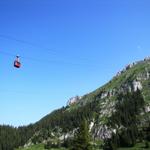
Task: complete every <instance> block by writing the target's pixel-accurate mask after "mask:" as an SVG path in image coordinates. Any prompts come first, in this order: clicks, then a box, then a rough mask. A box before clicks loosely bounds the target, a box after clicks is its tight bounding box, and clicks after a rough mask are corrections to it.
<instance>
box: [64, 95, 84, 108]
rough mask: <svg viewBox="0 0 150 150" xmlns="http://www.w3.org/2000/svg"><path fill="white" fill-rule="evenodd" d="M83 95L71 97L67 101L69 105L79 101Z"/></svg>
mask: <svg viewBox="0 0 150 150" xmlns="http://www.w3.org/2000/svg"><path fill="white" fill-rule="evenodd" d="M81 98H82V97H81V96H75V97H71V98H70V99H69V100H68V102H67V105H68V106H70V105H73V104H75V103H77V102H78V101H79V100H80V99H81Z"/></svg>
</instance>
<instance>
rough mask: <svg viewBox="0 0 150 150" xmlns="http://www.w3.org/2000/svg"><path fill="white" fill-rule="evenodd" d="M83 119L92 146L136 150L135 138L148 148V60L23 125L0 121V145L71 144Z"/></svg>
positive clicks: (9, 148) (8, 149) (2, 149)
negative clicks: (6, 124) (69, 102)
mask: <svg viewBox="0 0 150 150" xmlns="http://www.w3.org/2000/svg"><path fill="white" fill-rule="evenodd" d="M84 119H86V120H87V122H88V126H89V131H90V135H91V139H90V140H91V145H92V147H93V149H105V150H111V149H112V150H115V149H118V148H119V147H126V148H124V149H128V148H127V147H129V148H130V149H131V147H134V146H136V147H137V149H138V148H139V147H140V146H139V145H138V144H137V143H142V144H143V146H142V148H143V149H144V148H145V149H149V141H150V60H149V59H145V60H144V61H139V62H136V63H133V64H130V65H128V66H127V67H126V68H125V69H123V70H122V71H120V72H119V73H118V74H117V75H116V76H114V77H113V78H112V80H110V81H109V82H108V83H107V84H105V85H104V86H102V87H100V88H98V89H97V90H95V91H93V92H91V93H89V94H86V95H84V96H82V97H81V98H80V99H78V100H77V101H76V102H75V103H73V104H70V105H67V106H66V107H62V108H60V109H58V110H55V111H53V112H52V113H50V114H48V115H47V116H45V117H44V118H42V119H41V120H39V121H38V122H36V123H35V124H31V125H29V126H24V127H19V128H14V127H10V126H0V150H13V149H14V148H17V147H19V146H24V147H26V148H28V147H29V149H34V147H36V146H37V144H41V145H40V146H42V147H41V148H43V145H44V147H46V146H49V148H58V149H60V148H61V147H65V148H69V149H70V148H71V147H72V142H73V141H74V138H75V137H74V136H75V134H76V131H77V130H78V128H79V126H80V124H81V122H82V121H83V120H84ZM32 145H33V146H32ZM38 146H39V145H38ZM30 147H31V148H30ZM39 148H40V147H39ZM120 150H121V149H120Z"/></svg>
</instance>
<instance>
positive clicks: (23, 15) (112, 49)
mask: <svg viewBox="0 0 150 150" xmlns="http://www.w3.org/2000/svg"><path fill="white" fill-rule="evenodd" d="M149 6H150V2H149V0H113V1H112V0H1V1H0V83H1V84H0V104H1V108H0V124H10V125H15V126H18V125H26V124H29V123H34V122H36V121H38V120H39V119H40V118H41V117H43V116H44V115H46V114H48V113H50V112H51V111H52V110H54V109H56V108H60V107H62V106H65V105H66V102H67V100H68V99H69V98H70V97H72V96H75V95H84V94H86V93H88V92H90V91H93V90H95V89H96V88H98V87H100V86H101V85H103V84H105V83H106V82H107V81H109V80H110V79H111V78H112V77H113V76H114V75H115V74H116V72H117V71H119V70H120V69H122V68H123V67H124V66H125V65H126V64H128V63H130V62H133V61H135V60H140V59H143V58H144V57H146V56H148V55H150V41H149V39H150V9H149ZM23 41H25V42H23ZM4 52H5V53H4ZM7 54H11V55H7ZM16 54H19V55H20V56H21V62H22V68H21V69H15V68H14V67H13V61H14V59H15V55H16ZM29 58H31V59H29ZM39 60H41V61H39Z"/></svg>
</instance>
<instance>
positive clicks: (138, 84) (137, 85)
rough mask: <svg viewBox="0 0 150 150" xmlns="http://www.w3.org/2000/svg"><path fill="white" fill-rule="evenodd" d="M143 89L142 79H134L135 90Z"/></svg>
mask: <svg viewBox="0 0 150 150" xmlns="http://www.w3.org/2000/svg"><path fill="white" fill-rule="evenodd" d="M138 89H139V90H141V89H142V84H141V82H140V81H135V80H134V81H133V91H134V92H135V91H137V90H138Z"/></svg>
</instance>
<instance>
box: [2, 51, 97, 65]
mask: <svg viewBox="0 0 150 150" xmlns="http://www.w3.org/2000/svg"><path fill="white" fill-rule="evenodd" d="M0 53H1V54H3V55H7V56H11V57H16V55H15V54H13V53H8V52H4V51H2V50H0ZM21 59H26V60H30V61H36V62H39V63H41V62H42V63H48V62H49V63H55V64H66V65H74V66H81V65H84V66H91V67H93V66H95V65H91V64H90V65H89V64H85V63H84V64H81V63H74V62H67V61H62V60H46V59H39V58H35V57H28V56H21ZM95 67H96V66H95Z"/></svg>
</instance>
